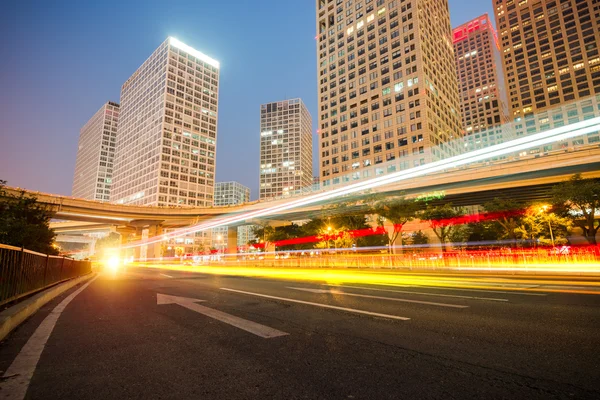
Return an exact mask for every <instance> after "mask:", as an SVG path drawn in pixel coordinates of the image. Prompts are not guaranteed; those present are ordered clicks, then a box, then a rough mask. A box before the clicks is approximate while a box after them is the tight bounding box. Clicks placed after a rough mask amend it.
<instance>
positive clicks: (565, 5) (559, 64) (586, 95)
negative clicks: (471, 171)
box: [494, 0, 600, 155]
mask: <svg viewBox="0 0 600 400" xmlns="http://www.w3.org/2000/svg"><path fill="white" fill-rule="evenodd" d="M494 5H495V10H494V13H495V17H496V26H497V27H498V33H499V41H500V49H501V51H502V62H503V70H504V74H505V83H506V87H507V90H508V97H509V99H508V100H509V109H510V117H511V119H512V121H513V125H514V130H515V133H516V135H517V136H524V135H530V134H534V133H537V132H540V131H544V130H548V129H550V128H555V127H559V126H563V125H567V124H571V123H574V122H578V121H581V120H583V119H587V118H591V117H594V116H598V115H600V109H599V103H600V53H599V49H598V46H599V45H600V4H598V2H597V1H596V0H546V1H520V2H519V1H515V0H494ZM599 142H600V135H599V134H598V133H592V134H589V135H585V136H584V137H578V138H573V139H571V140H569V141H563V142H560V143H555V144H549V145H546V146H544V147H543V148H541V149H540V148H534V149H531V150H529V151H528V152H524V153H522V155H526V154H527V153H540V152H544V153H545V152H548V151H552V150H563V149H568V148H572V147H578V146H584V145H587V144H594V145H596V144H598V143H599Z"/></svg>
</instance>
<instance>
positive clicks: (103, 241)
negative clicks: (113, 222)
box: [96, 232, 121, 253]
mask: <svg viewBox="0 0 600 400" xmlns="http://www.w3.org/2000/svg"><path fill="white" fill-rule="evenodd" d="M120 244H121V235H119V234H118V233H116V232H110V233H109V234H108V236H105V237H103V238H100V239H98V240H97V241H96V253H99V252H101V251H104V250H105V249H112V248H116V247H119V245H120Z"/></svg>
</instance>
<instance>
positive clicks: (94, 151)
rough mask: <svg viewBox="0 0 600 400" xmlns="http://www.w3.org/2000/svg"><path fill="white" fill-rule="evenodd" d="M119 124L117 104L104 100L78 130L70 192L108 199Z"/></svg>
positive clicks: (92, 198)
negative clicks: (77, 143) (75, 159)
mask: <svg viewBox="0 0 600 400" xmlns="http://www.w3.org/2000/svg"><path fill="white" fill-rule="evenodd" d="M118 123H119V105H118V104H117V103H113V102H111V101H109V102H107V103H105V104H104V105H103V106H102V107H100V109H99V110H98V111H97V112H96V113H95V114H94V116H93V117H92V118H90V120H89V121H88V122H87V123H86V124H85V125H84V126H83V128H81V131H80V132H79V145H78V148H77V161H76V163H75V175H74V177H73V190H72V192H71V194H72V195H73V196H74V197H79V198H82V199H88V200H98V201H109V200H110V190H111V184H112V175H113V167H114V166H113V162H114V157H115V148H116V140H117V126H118Z"/></svg>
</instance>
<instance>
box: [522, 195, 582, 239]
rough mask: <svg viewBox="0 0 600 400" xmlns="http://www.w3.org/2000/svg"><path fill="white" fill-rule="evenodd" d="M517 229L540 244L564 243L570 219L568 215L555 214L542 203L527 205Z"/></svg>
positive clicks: (569, 227)
mask: <svg viewBox="0 0 600 400" xmlns="http://www.w3.org/2000/svg"><path fill="white" fill-rule="evenodd" d="M521 222H522V223H521V226H520V227H519V228H518V229H517V231H518V232H519V233H520V234H521V235H522V236H523V237H525V238H530V239H531V240H532V241H534V240H536V241H537V242H539V243H540V244H542V245H546V246H547V245H551V244H552V243H554V244H565V243H567V242H568V240H567V236H568V234H569V231H570V229H571V225H572V221H571V220H570V218H568V217H564V216H561V215H558V214H555V213H553V212H551V211H550V207H549V206H547V205H544V204H533V205H531V206H530V207H528V208H527V209H526V211H525V214H524V215H523V218H522V219H521Z"/></svg>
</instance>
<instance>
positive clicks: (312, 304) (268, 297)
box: [220, 288, 410, 321]
mask: <svg viewBox="0 0 600 400" xmlns="http://www.w3.org/2000/svg"><path fill="white" fill-rule="evenodd" d="M220 289H221V290H227V291H228V292H235V293H241V294H247V295H250V296H258V297H264V298H267V299H273V300H282V301H289V302H291V303H299V304H307V305H310V306H317V307H323V308H331V309H333V310H340V311H347V312H351V313H356V314H365V315H371V316H374V317H381V318H390V319H398V320H402V321H408V320H409V319H410V318H407V317H399V316H397V315H389V314H380V313H376V312H371V311H364V310H357V309H354V308H346V307H338V306H331V305H329V304H321V303H313V302H311V301H303V300H296V299H288V298H286V297H277V296H269V295H268V294H261V293H252V292H245V291H243V290H236V289H229V288H220Z"/></svg>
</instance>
